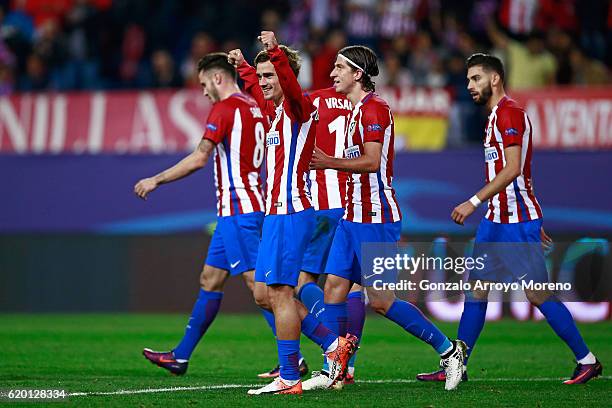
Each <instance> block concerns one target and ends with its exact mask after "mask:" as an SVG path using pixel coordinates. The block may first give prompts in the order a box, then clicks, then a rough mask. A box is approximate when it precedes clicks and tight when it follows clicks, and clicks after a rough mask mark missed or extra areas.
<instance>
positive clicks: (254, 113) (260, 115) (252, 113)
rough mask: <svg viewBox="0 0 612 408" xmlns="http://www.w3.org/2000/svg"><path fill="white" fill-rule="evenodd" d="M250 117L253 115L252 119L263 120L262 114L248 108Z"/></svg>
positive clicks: (258, 110) (257, 110)
mask: <svg viewBox="0 0 612 408" xmlns="http://www.w3.org/2000/svg"><path fill="white" fill-rule="evenodd" d="M250 109H251V115H253V119H263V114H262V113H261V110H260V109H259V108H250Z"/></svg>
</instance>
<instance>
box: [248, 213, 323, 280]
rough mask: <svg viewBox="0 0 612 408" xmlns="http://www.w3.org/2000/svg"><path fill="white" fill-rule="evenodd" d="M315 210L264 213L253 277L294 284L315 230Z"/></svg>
mask: <svg viewBox="0 0 612 408" xmlns="http://www.w3.org/2000/svg"><path fill="white" fill-rule="evenodd" d="M314 226H315V217H314V210H313V209H312V208H309V209H307V210H304V211H300V212H297V213H293V214H286V215H267V216H266V217H265V219H264V223H263V230H262V233H261V243H260V245H259V255H258V256H257V267H256V268H255V281H257V282H265V283H266V285H268V286H270V285H289V286H294V287H295V286H297V282H298V277H299V276H300V270H301V269H302V259H303V257H304V252H305V251H306V247H307V246H308V241H309V240H310V238H311V237H312V232H313V231H314Z"/></svg>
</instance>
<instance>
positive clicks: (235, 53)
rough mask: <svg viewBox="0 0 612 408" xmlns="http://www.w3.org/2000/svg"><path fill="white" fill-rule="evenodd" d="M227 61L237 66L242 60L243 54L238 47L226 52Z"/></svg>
mask: <svg viewBox="0 0 612 408" xmlns="http://www.w3.org/2000/svg"><path fill="white" fill-rule="evenodd" d="M227 62H229V63H230V64H232V65H233V66H235V67H236V68H238V67H239V66H240V65H242V63H243V62H244V55H242V51H241V50H240V49H239V48H236V49H235V50H231V51H230V52H228V53H227Z"/></svg>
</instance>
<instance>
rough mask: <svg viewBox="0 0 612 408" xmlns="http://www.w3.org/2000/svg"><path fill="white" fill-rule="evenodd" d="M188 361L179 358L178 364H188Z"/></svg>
mask: <svg viewBox="0 0 612 408" xmlns="http://www.w3.org/2000/svg"><path fill="white" fill-rule="evenodd" d="M188 361H189V360H183V359H182V358H177V359H176V362H177V363H186V362H188Z"/></svg>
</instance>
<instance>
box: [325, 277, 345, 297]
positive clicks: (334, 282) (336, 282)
mask: <svg viewBox="0 0 612 408" xmlns="http://www.w3.org/2000/svg"><path fill="white" fill-rule="evenodd" d="M350 285H351V283H350V282H349V281H348V280H346V279H344V278H340V277H338V276H334V275H327V280H326V281H325V289H324V292H325V303H340V302H344V301H345V300H346V296H347V295H348V292H349V289H350Z"/></svg>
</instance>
